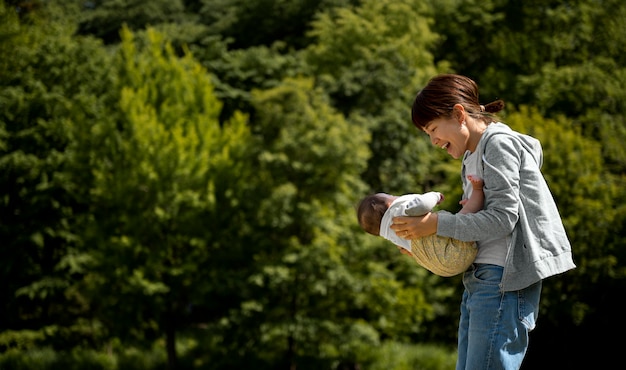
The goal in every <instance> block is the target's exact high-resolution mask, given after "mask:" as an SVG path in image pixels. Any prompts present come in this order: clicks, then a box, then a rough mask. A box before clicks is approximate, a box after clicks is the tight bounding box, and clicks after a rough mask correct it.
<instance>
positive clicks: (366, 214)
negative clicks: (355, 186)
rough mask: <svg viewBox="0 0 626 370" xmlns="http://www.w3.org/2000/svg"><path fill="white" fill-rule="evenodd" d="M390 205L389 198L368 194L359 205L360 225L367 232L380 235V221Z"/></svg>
mask: <svg viewBox="0 0 626 370" xmlns="http://www.w3.org/2000/svg"><path fill="white" fill-rule="evenodd" d="M387 208H389V206H388V205H387V200H386V199H384V198H382V197H380V196H378V195H376V194H372V195H368V196H366V197H365V198H363V199H361V202H360V203H359V205H358V207H357V218H358V219H359V225H360V226H361V228H362V229H363V230H365V231H366V232H367V233H369V234H372V235H376V236H380V222H381V221H382V219H383V216H384V215H385V212H386V211H387Z"/></svg>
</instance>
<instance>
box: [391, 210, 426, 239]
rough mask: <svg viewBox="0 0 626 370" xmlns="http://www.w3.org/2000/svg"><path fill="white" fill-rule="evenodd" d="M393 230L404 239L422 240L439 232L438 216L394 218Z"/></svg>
mask: <svg viewBox="0 0 626 370" xmlns="http://www.w3.org/2000/svg"><path fill="white" fill-rule="evenodd" d="M391 229H392V230H393V231H395V232H396V234H397V235H398V236H399V237H401V238H402V239H417V238H422V237H424V236H427V235H431V234H434V233H436V232H437V214H436V213H427V214H426V215H424V216H417V217H416V216H399V217H394V218H393V224H391Z"/></svg>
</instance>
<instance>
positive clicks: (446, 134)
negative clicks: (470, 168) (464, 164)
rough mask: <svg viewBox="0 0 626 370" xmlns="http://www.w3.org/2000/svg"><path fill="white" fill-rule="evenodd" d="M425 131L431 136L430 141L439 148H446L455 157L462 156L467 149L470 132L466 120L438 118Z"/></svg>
mask: <svg viewBox="0 0 626 370" xmlns="http://www.w3.org/2000/svg"><path fill="white" fill-rule="evenodd" d="M424 131H425V132H426V133H427V134H428V136H430V142H431V143H432V144H433V145H434V146H436V147H439V148H442V149H445V150H446V152H447V153H448V154H450V155H451V156H452V157H453V158H455V159H458V158H461V156H462V155H463V154H465V152H466V151H467V150H470V148H469V147H468V143H469V137H470V132H469V130H468V128H467V125H466V124H465V121H463V122H459V120H458V119H457V118H453V117H450V118H437V119H435V120H432V121H431V122H430V123H429V124H428V125H427V126H426V127H425V128H424Z"/></svg>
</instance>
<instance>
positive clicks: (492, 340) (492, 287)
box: [456, 263, 541, 370]
mask: <svg viewBox="0 0 626 370" xmlns="http://www.w3.org/2000/svg"><path fill="white" fill-rule="evenodd" d="M502 271H503V268H502V267H501V266H496V265H490V264H481V263H475V264H473V265H472V266H471V267H470V268H469V270H468V271H466V272H465V273H464V274H463V285H464V286H465V291H464V292H463V299H462V301H461V319H460V322H459V343H458V352H459V353H458V359H457V364H456V370H496V369H506V370H513V369H519V368H520V366H521V365H522V360H523V359H524V355H526V350H527V349H528V333H529V332H530V331H531V330H532V329H534V327H535V322H536V320H537V315H538V313H539V297H540V295H541V281H539V282H537V283H535V284H533V285H531V286H529V287H527V288H524V289H522V290H518V291H513V292H504V293H503V292H501V291H500V281H501V280H502Z"/></svg>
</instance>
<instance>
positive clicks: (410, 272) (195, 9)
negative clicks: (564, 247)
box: [0, 0, 626, 370]
mask: <svg viewBox="0 0 626 370" xmlns="http://www.w3.org/2000/svg"><path fill="white" fill-rule="evenodd" d="M623 50H626V3H624V2H623V1H620V0H581V1H576V2H567V1H526V0H524V1H522V0H516V1H510V0H509V1H505V0H481V1H478V0H444V1H439V0H322V1H312V0H254V1H251V0H230V1H226V0H176V1H172V0H155V1H141V0H115V1H104V0H97V1H87V2H86V1H82V0H81V1H79V0H70V1H67V0H30V1H23V0H20V1H15V0H13V1H11V0H0V188H1V189H3V190H2V193H1V194H0V195H1V196H2V197H1V198H0V200H1V201H0V243H1V244H0V280H2V281H3V284H2V286H1V287H0V300H1V301H2V302H3V304H2V306H0V316H1V317H2V321H0V368H29V369H30V368H32V369H35V368H37V369H47V368H50V369H54V368H60V367H63V368H66V369H72V368H103V369H160V368H169V369H215V370H218V369H230V368H250V369H296V368H297V369H300V370H301V369H357V368H362V369H406V368H427V369H448V368H450V367H451V366H452V365H451V364H452V363H453V362H454V347H455V336H456V320H457V316H458V314H457V311H458V301H459V299H460V292H461V290H462V287H461V282H460V279H459V277H453V278H447V279H444V278H440V277H437V276H434V275H432V274H430V273H428V272H427V271H426V270H424V269H422V268H420V267H418V266H417V265H415V264H414V263H413V262H412V261H411V260H410V259H408V258H406V257H404V256H402V255H400V254H399V253H398V252H397V250H396V249H395V248H394V247H393V246H391V245H390V244H389V243H388V242H386V241H384V240H382V239H380V238H373V237H371V236H369V235H367V234H365V233H363V232H362V231H361V230H360V229H359V228H358V225H357V224H356V220H355V216H354V205H355V203H356V202H357V200H358V199H359V198H360V197H361V196H363V195H364V194H366V193H368V192H372V191H385V192H390V193H407V192H424V191H429V190H432V189H437V190H439V191H442V192H443V193H445V194H446V202H445V203H444V204H443V205H442V207H441V208H443V209H447V210H450V211H456V210H457V209H458V204H457V203H456V202H457V201H456V199H458V197H459V195H460V192H461V189H460V186H459V178H458V176H459V171H458V169H459V166H460V164H459V163H458V162H456V161H454V160H452V159H450V158H449V157H448V156H447V155H445V154H444V153H442V152H441V151H437V150H434V148H433V147H432V146H431V145H430V143H429V140H428V138H427V137H426V136H425V135H423V134H422V133H420V132H419V131H418V130H416V129H415V128H414V127H412V125H411V123H410V114H409V111H410V104H411V102H412V98H413V97H414V94H415V93H416V92H417V91H418V90H419V88H420V87H421V86H422V85H423V84H424V83H425V82H426V81H427V80H428V78H430V77H431V76H432V75H434V74H436V73H440V72H455V73H461V74H466V75H468V76H470V77H472V78H474V79H475V80H477V81H478V83H479V85H480V86H481V92H482V96H481V99H482V101H483V102H484V103H487V102H489V101H491V100H494V99H496V98H502V99H504V100H505V101H506V102H507V104H508V105H507V108H506V110H505V111H504V112H503V114H502V119H503V121H505V122H507V123H508V124H510V125H511V126H512V127H514V128H516V129H518V130H520V131H522V132H526V133H529V134H531V135H533V136H535V137H537V138H539V139H540V140H541V141H542V144H543V147H544V155H545V163H544V167H543V171H544V174H545V176H546V178H547V179H548V183H549V185H550V187H551V189H552V190H553V193H554V195H555V198H556V200H557V203H558V205H559V208H560V210H561V214H562V217H563V220H564V222H565V225H566V229H567V231H568V235H569V236H570V239H571V241H572V245H573V247H574V258H575V262H576V264H577V265H578V268H577V269H576V270H574V271H571V272H568V273H566V274H564V275H562V276H558V277H554V278H550V279H548V280H546V281H545V283H544V290H543V296H542V302H541V311H540V319H539V323H538V327H537V329H536V331H535V332H533V333H532V334H531V346H530V350H529V354H528V358H527V360H526V362H525V364H524V368H547V367H549V366H556V367H559V368H569V367H574V366H577V367H580V366H582V365H583V364H585V363H586V362H587V361H588V360H587V358H588V357H591V356H589V354H590V353H594V352H598V353H603V354H605V356H602V357H601V358H597V356H593V357H594V359H593V362H591V363H592V364H594V366H595V367H598V366H599V367H602V365H603V364H606V365H607V366H608V364H612V363H613V362H615V361H617V357H616V356H619V351H618V350H617V347H618V344H619V343H618V342H610V341H609V339H608V337H607V336H606V334H605V333H606V330H608V328H609V327H610V329H611V330H616V331H617V332H620V331H623V330H626V327H624V324H621V323H620V321H619V320H618V319H617V318H618V317H619V316H617V315H618V307H620V305H619V304H618V302H617V301H618V300H617V298H616V297H617V296H616V294H615V293H616V292H619V291H621V289H623V288H624V287H625V286H626V260H625V258H626V252H624V251H625V250H626V249H624V248H623V247H624V245H625V243H626V240H625V239H626V234H625V230H626V228H625V227H623V225H624V224H625V223H626V202H624V201H621V200H622V199H625V198H626V186H624V182H625V181H624V180H625V177H624V176H625V174H626V149H625V148H624V145H623V143H624V142H625V141H626V122H625V116H624V112H626V69H625V67H624V66H625V65H626V63H625V62H626V61H625V60H624V58H626V56H625V55H624V53H623ZM589 338H595V339H594V340H593V341H592V342H590V340H589ZM604 338H606V339H604ZM555 353H559V355H558V356H553V355H554V354H555ZM565 353H567V357H565V356H564V355H563V354H565Z"/></svg>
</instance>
